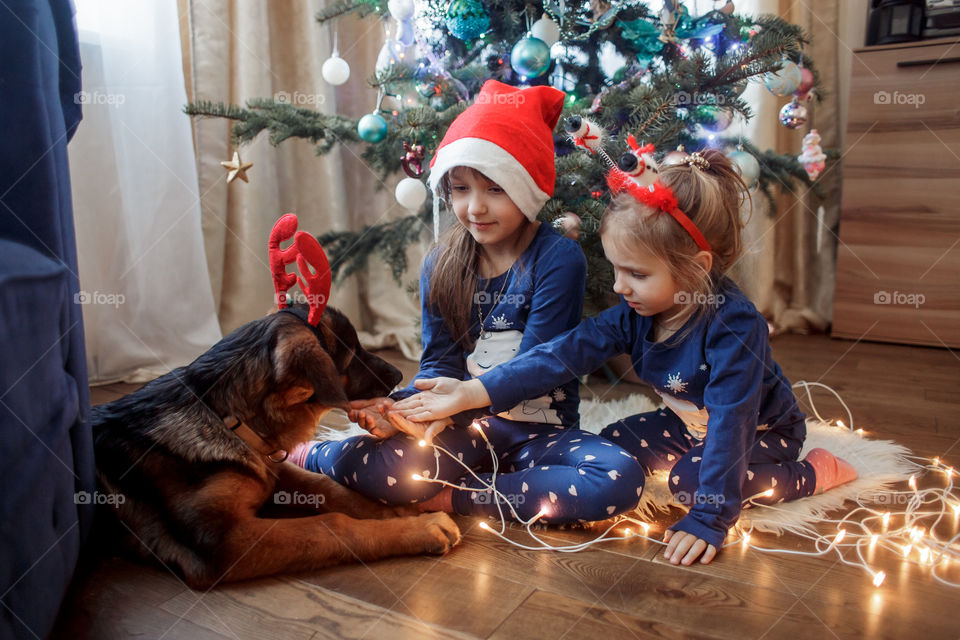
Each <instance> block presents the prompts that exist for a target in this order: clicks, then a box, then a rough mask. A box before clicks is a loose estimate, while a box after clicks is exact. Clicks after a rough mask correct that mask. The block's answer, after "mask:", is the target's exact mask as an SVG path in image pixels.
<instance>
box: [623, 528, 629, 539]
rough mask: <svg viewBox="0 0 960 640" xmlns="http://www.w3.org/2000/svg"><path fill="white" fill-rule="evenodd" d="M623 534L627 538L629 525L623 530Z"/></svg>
mask: <svg viewBox="0 0 960 640" xmlns="http://www.w3.org/2000/svg"><path fill="white" fill-rule="evenodd" d="M623 535H625V536H627V537H628V538H629V537H630V527H627V528H626V529H624V530H623Z"/></svg>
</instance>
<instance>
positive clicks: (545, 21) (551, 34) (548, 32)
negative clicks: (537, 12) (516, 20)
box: [530, 14, 560, 47]
mask: <svg viewBox="0 0 960 640" xmlns="http://www.w3.org/2000/svg"><path fill="white" fill-rule="evenodd" d="M530 35H532V36H533V37H534V38H540V39H541V40H543V41H544V42H546V43H547V46H548V47H552V46H553V45H554V44H556V43H557V41H558V40H560V27H558V26H557V23H556V22H554V21H553V20H551V19H550V18H549V17H548V16H547V15H546V14H544V15H543V17H542V18H540V19H539V20H537V21H536V22H534V23H533V26H532V27H530Z"/></svg>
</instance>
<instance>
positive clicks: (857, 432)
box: [854, 429, 863, 438]
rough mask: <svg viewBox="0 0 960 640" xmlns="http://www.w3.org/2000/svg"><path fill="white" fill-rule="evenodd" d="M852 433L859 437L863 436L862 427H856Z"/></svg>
mask: <svg viewBox="0 0 960 640" xmlns="http://www.w3.org/2000/svg"><path fill="white" fill-rule="evenodd" d="M854 433H855V434H857V435H858V436H860V437H861V438H862V437H863V429H857V430H856V431H854Z"/></svg>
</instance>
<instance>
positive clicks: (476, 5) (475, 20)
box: [444, 0, 490, 40]
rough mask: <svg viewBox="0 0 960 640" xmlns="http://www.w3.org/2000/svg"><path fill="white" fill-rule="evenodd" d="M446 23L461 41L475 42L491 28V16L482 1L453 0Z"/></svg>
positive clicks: (454, 35) (448, 9)
mask: <svg viewBox="0 0 960 640" xmlns="http://www.w3.org/2000/svg"><path fill="white" fill-rule="evenodd" d="M444 22H445V23H446V25H447V29H448V30H449V31H450V33H451V34H453V37H455V38H457V39H459V40H473V39H474V38H478V37H480V34H481V33H483V32H484V31H486V30H487V29H489V28H490V16H489V15H487V11H486V9H484V8H483V3H482V2H480V0H453V2H451V3H450V6H449V7H447V15H446V20H445V21H444Z"/></svg>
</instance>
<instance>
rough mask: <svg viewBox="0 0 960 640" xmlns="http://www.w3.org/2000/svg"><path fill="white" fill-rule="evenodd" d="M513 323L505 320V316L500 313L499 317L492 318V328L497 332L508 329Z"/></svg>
mask: <svg viewBox="0 0 960 640" xmlns="http://www.w3.org/2000/svg"><path fill="white" fill-rule="evenodd" d="M512 324H513V323H512V322H510V321H509V320H507V314H505V313H502V314H500V315H499V316H493V328H494V329H497V330H498V331H503V330H504V329H509V328H510V325H512Z"/></svg>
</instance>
